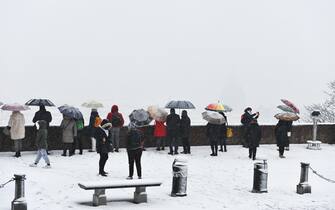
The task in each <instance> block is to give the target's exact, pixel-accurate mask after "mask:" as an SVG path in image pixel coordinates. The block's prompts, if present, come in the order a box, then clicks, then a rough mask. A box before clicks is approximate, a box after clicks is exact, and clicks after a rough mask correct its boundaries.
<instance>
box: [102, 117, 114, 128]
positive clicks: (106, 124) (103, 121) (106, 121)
mask: <svg viewBox="0 0 335 210" xmlns="http://www.w3.org/2000/svg"><path fill="white" fill-rule="evenodd" d="M100 126H101V127H102V128H104V129H108V128H110V127H112V123H110V122H109V120H107V119H103V120H102V121H101V124H100Z"/></svg>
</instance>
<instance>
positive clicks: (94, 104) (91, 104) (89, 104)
mask: <svg viewBox="0 0 335 210" xmlns="http://www.w3.org/2000/svg"><path fill="white" fill-rule="evenodd" d="M82 106H83V107H86V108H91V109H97V108H102V107H104V105H103V104H102V103H100V102H98V101H95V100H91V101H88V102H85V103H83V104H82Z"/></svg>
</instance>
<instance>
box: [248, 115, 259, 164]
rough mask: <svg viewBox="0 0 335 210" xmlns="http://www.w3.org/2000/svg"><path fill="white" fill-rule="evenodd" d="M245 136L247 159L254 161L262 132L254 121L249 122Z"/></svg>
mask: <svg viewBox="0 0 335 210" xmlns="http://www.w3.org/2000/svg"><path fill="white" fill-rule="evenodd" d="M246 135H247V138H248V148H249V158H250V159H251V158H252V159H253V160H256V153H257V147H259V142H260V141H261V138H262V131H261V128H260V127H259V125H258V123H257V120H256V119H253V120H252V121H251V122H250V124H249V126H248V128H247V131H246Z"/></svg>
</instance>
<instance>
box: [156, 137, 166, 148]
mask: <svg viewBox="0 0 335 210" xmlns="http://www.w3.org/2000/svg"><path fill="white" fill-rule="evenodd" d="M156 146H157V150H160V149H161V148H162V149H164V147H165V137H156Z"/></svg>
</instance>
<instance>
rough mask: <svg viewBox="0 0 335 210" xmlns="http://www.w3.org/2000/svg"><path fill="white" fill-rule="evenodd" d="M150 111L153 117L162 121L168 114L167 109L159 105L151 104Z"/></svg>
mask: <svg viewBox="0 0 335 210" xmlns="http://www.w3.org/2000/svg"><path fill="white" fill-rule="evenodd" d="M148 112H149V114H150V117H151V118H153V119H154V120H157V121H161V122H165V121H166V117H167V116H168V113H167V111H165V110H164V109H163V108H160V107H158V106H149V107H148Z"/></svg>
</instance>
